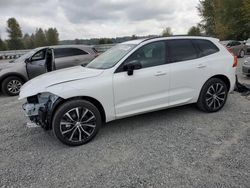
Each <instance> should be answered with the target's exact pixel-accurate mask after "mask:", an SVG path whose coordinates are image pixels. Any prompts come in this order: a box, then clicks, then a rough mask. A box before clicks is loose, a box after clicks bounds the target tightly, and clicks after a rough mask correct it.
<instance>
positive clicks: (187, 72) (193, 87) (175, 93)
mask: <svg viewBox="0 0 250 188" xmlns="http://www.w3.org/2000/svg"><path fill="white" fill-rule="evenodd" d="M167 46H168V48H169V59H170V89H169V105H170V106H174V105H180V104H185V103H189V102H191V101H193V100H196V98H197V97H198V95H199V92H200V90H199V88H201V87H202V85H203V84H204V83H205V81H206V80H207V78H208V71H207V69H208V63H209V62H208V59H207V58H206V57H203V58H202V57H199V56H200V55H199V52H198V49H197V47H196V46H195V44H194V42H192V40H191V39H175V40H169V41H168V42H167Z"/></svg>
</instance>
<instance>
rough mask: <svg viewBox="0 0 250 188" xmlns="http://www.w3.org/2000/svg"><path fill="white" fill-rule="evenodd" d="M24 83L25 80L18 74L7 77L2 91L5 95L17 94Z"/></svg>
mask: <svg viewBox="0 0 250 188" xmlns="http://www.w3.org/2000/svg"><path fill="white" fill-rule="evenodd" d="M23 83H24V82H23V80H22V79H21V78H19V77H17V76H10V77H7V78H5V79H4V80H3V82H2V92H3V93H4V94H5V95H9V96H16V95H18V94H19V92H20V89H21V87H22V85H23Z"/></svg>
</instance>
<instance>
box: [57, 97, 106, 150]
mask: <svg viewBox="0 0 250 188" xmlns="http://www.w3.org/2000/svg"><path fill="white" fill-rule="evenodd" d="M101 124H102V120H101V115H100V112H99V111H98V109H97V108H96V107H95V106H94V105H93V104H92V103H90V102H88V101H85V100H71V101H68V102H66V103H64V104H62V105H61V106H60V107H59V108H58V109H57V111H56V112H55V115H54V118H53V123H52V127H53V131H54V134H55V136H56V137H57V138H58V139H59V140H60V141H61V142H63V143H64V144H67V145H70V146H79V145H82V144H85V143H87V142H89V141H90V140H91V139H93V138H94V137H95V135H96V134H97V132H98V130H99V128H100V126H101Z"/></svg>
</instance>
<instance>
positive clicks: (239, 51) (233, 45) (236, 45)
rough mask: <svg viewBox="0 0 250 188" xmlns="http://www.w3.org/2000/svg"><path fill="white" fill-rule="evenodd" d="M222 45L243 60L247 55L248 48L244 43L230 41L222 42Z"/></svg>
mask: <svg viewBox="0 0 250 188" xmlns="http://www.w3.org/2000/svg"><path fill="white" fill-rule="evenodd" d="M221 43H222V44H223V45H224V46H225V47H226V48H227V49H228V50H229V51H230V52H232V53H233V54H234V55H235V56H237V57H240V58H243V57H244V56H245V54H246V53H247V47H246V45H245V44H244V42H240V41H236V40H228V41H221Z"/></svg>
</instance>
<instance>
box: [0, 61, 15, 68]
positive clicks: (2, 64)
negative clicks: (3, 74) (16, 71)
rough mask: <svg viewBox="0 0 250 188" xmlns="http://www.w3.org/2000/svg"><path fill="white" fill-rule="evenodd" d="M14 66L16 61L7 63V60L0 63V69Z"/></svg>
mask: <svg viewBox="0 0 250 188" xmlns="http://www.w3.org/2000/svg"><path fill="white" fill-rule="evenodd" d="M14 66H16V63H9V62H5V63H0V69H8V68H11V67H14Z"/></svg>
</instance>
